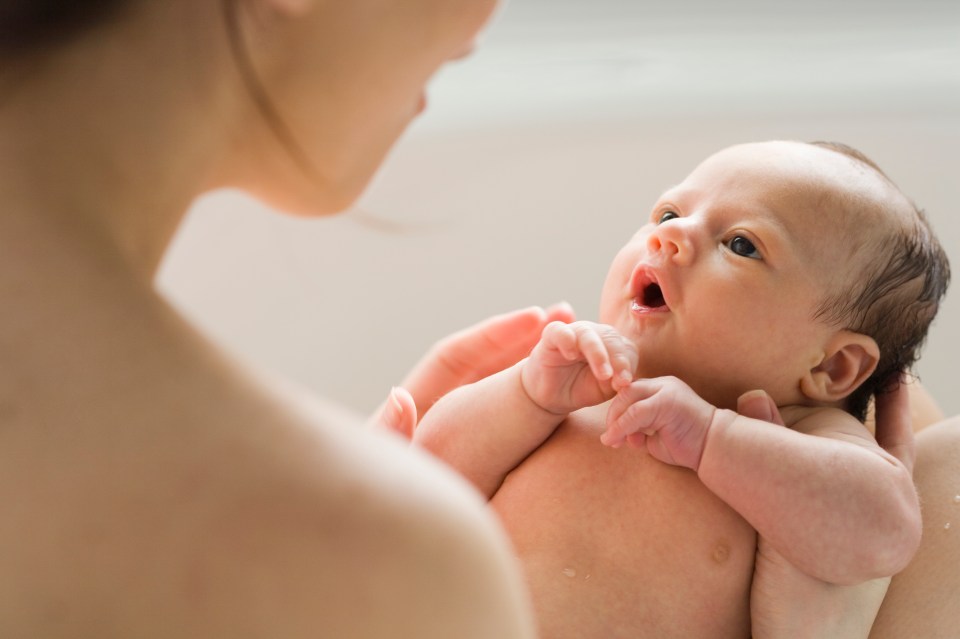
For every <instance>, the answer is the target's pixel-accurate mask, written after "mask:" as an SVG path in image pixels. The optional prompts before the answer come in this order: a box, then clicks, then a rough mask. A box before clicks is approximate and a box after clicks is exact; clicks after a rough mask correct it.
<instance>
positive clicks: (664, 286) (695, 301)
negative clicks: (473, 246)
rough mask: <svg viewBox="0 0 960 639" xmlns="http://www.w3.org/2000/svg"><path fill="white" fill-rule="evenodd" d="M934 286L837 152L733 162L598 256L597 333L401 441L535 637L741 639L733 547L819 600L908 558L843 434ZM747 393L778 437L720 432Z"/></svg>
mask: <svg viewBox="0 0 960 639" xmlns="http://www.w3.org/2000/svg"><path fill="white" fill-rule="evenodd" d="M948 279H949V266H948V264H947V260H946V256H945V254H944V252H943V249H942V248H941V247H940V245H939V244H938V242H937V241H936V239H935V238H934V237H933V235H932V232H931V231H930V228H929V227H928V225H927V222H926V220H925V219H924V217H923V215H922V214H921V213H920V212H919V211H918V210H917V209H916V208H915V207H914V205H913V204H912V203H911V202H910V201H909V200H908V199H907V198H906V197H905V196H904V195H903V194H902V193H901V192H900V191H899V190H898V189H897V188H896V187H895V186H894V185H893V184H892V183H891V182H890V180H889V179H888V178H887V177H886V176H885V175H884V174H883V173H882V172H881V171H880V170H879V169H878V168H877V167H876V166H875V165H874V164H873V163H872V162H870V161H869V160H868V159H866V158H865V157H863V156H862V155H861V154H859V153H858V152H856V151H854V150H853V149H850V148H849V147H845V146H843V145H837V144H829V143H815V144H803V143H797V142H768V143H761V144H746V145H740V146H735V147H732V148H729V149H726V150H723V151H721V152H719V153H717V154H715V155H713V156H712V157H710V158H708V159H707V160H706V161H705V162H703V163H702V164H701V165H700V166H699V167H697V168H696V169H695V170H694V172H693V173H691V174H690V175H689V176H688V177H687V178H686V179H685V180H684V181H683V182H682V183H681V184H680V185H678V186H676V187H673V188H671V189H670V190H668V191H667V192H666V193H664V194H663V195H662V196H661V197H660V200H659V201H658V202H657V203H656V205H655V206H654V207H653V210H652V212H651V214H650V216H649V220H648V222H647V223H646V224H645V225H644V226H642V227H641V228H640V230H639V231H638V232H637V233H636V234H635V235H634V237H633V238H631V239H630V241H629V242H628V243H627V244H626V246H625V247H624V248H623V249H622V250H621V251H620V252H619V253H618V254H617V256H616V257H615V258H614V260H613V263H612V265H611V267H610V271H609V273H608V275H607V279H606V282H605V284H604V287H603V291H602V296H601V305H600V320H601V321H602V322H603V323H602V324H594V323H591V322H574V323H572V324H562V323H554V324H551V325H549V326H548V327H547V328H546V329H545V331H544V333H543V336H542V338H541V341H540V343H539V344H538V345H537V346H536V347H535V348H534V350H533V351H532V353H531V354H530V356H529V357H528V358H527V359H525V360H523V361H522V362H520V363H519V364H517V365H516V366H514V367H512V368H510V369H507V370H505V371H503V372H502V373H499V374H497V375H494V376H492V377H489V378H487V379H485V380H482V381H480V382H478V383H475V384H472V385H469V386H464V387H462V388H460V389H458V390H457V391H454V392H453V393H450V394H449V395H447V396H446V397H444V398H443V399H442V400H441V401H440V402H438V403H437V404H436V405H435V406H434V407H433V408H432V409H431V410H430V411H429V412H428V413H427V414H426V415H425V416H424V419H423V421H422V422H421V423H420V425H419V426H418V428H417V431H416V433H415V435H414V441H415V442H417V443H418V444H419V445H421V446H423V447H425V448H427V449H429V450H430V451H432V452H433V453H434V454H436V455H437V456H439V457H441V458H442V459H444V460H446V461H447V462H448V463H450V464H451V465H452V466H454V467H455V468H456V469H458V470H459V471H460V472H461V473H462V474H463V475H464V476H466V477H467V478H468V479H469V480H470V481H471V482H473V483H474V484H475V485H476V487H477V488H478V489H480V490H481V491H482V492H483V493H484V494H485V495H486V496H487V497H488V498H489V499H490V500H491V504H492V506H493V508H494V509H495V510H496V511H497V513H498V514H499V515H500V517H501V519H502V521H503V523H504V525H505V526H506V528H507V530H508V532H509V533H510V535H511V537H512V539H513V542H514V545H515V548H516V550H517V553H518V554H519V556H520V558H521V560H522V562H523V564H524V568H525V572H526V577H527V580H528V583H529V585H530V589H531V592H532V596H533V600H534V604H535V606H536V608H537V613H538V618H539V620H540V624H541V631H542V633H543V636H544V637H601V636H602V637H621V636H622V637H640V636H643V637H646V636H649V637H671V636H677V637H700V636H702V637H727V636H730V637H745V636H749V633H750V628H749V607H748V606H749V589H750V578H751V575H752V569H753V561H754V556H755V549H756V539H757V538H756V534H757V533H759V535H760V536H762V537H763V538H764V539H765V540H766V543H768V544H769V545H771V546H772V548H773V549H775V550H776V551H778V552H779V553H780V554H781V555H782V556H783V557H784V558H785V559H786V560H787V561H789V562H790V563H792V564H793V565H794V566H796V567H797V568H798V569H800V570H802V571H804V572H805V573H807V574H809V575H811V576H813V577H816V578H818V579H822V580H825V581H828V582H832V583H837V584H852V583H858V582H861V581H865V580H868V579H872V578H876V577H881V576H889V575H892V574H894V573H896V572H898V571H899V570H901V569H902V568H903V567H904V566H905V565H906V564H907V563H908V562H909V561H910V559H911V557H912V555H913V553H914V551H915V550H916V548H917V545H918V543H919V537H920V530H921V521H920V512H919V505H918V501H917V496H916V493H915V491H914V488H913V484H912V481H911V477H910V473H909V472H908V471H907V469H906V468H905V467H904V465H903V464H902V463H901V462H900V461H899V460H897V459H896V458H894V457H893V456H892V455H890V454H888V453H887V452H886V451H884V450H883V449H882V448H881V447H880V446H879V445H878V444H877V443H876V441H875V439H874V438H873V436H872V434H871V433H870V431H869V430H868V429H867V428H866V427H865V426H864V424H863V422H862V419H863V417H864V414H865V412H866V407H867V404H868V402H869V400H870V398H871V396H872V395H873V394H874V393H876V392H880V391H881V390H882V386H883V384H884V383H887V382H888V381H889V380H890V379H891V378H892V377H893V376H895V375H896V374H897V372H898V371H902V370H906V369H907V368H909V366H910V365H911V364H912V363H913V362H914V361H915V359H916V357H917V354H918V349H919V346H920V344H921V342H922V341H923V339H924V336H925V334H926V331H927V328H928V326H929V324H930V322H931V321H932V319H933V317H934V315H935V313H936V310H937V307H938V304H939V302H940V299H941V298H942V296H943V294H944V292H945V289H946V285H947V281H948ZM754 389H762V390H763V391H765V392H766V393H767V394H769V395H770V397H772V399H773V400H774V401H775V402H776V404H777V406H778V407H779V408H780V412H781V415H782V417H783V419H784V421H785V423H786V426H787V427H786V428H784V427H781V426H778V425H774V424H771V423H768V422H762V421H758V420H754V419H750V418H747V417H745V416H743V415H740V414H738V413H737V412H735V409H736V408H737V406H738V400H740V398H741V396H744V394H745V393H747V392H748V391H753V390H754ZM598 436H600V439H601V441H602V442H603V444H605V445H606V446H601V445H599V444H598V443H597V442H596V438H597V437H598ZM624 444H628V446H623V445H624ZM661 462H665V463H661Z"/></svg>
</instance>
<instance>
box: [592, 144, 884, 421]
mask: <svg viewBox="0 0 960 639" xmlns="http://www.w3.org/2000/svg"><path fill="white" fill-rule="evenodd" d="M874 183H876V184H874ZM879 184H880V183H879V181H878V180H877V179H876V176H873V175H868V174H867V173H866V172H863V171H859V170H858V169H857V168H855V167H854V166H853V165H852V164H851V163H850V162H849V161H848V159H847V158H845V157H844V156H841V155H839V154H837V153H834V152H831V151H828V150H825V149H821V148H817V147H812V146H809V145H804V144H799V143H790V142H773V143H763V144H750V145H742V146H737V147H732V148H730V149H726V150H724V151H721V152H720V153H718V154H716V155H714V156H712V157H710V158H708V159H707V160H706V161H705V162H704V163H703V164H701V165H700V166H699V167H697V168H696V169H695V170H694V172H693V173H691V174H690V175H689V176H688V177H687V178H686V179H685V180H684V181H683V182H682V183H681V184H679V185H678V186H676V187H674V188H671V189H670V190H668V191H667V192H666V193H664V194H663V195H662V196H661V197H660V199H659V201H658V202H657V203H656V205H655V206H654V208H653V210H652V212H651V214H650V216H649V221H648V223H647V224H645V225H644V226H643V227H642V228H641V229H640V230H639V231H638V232H637V233H636V234H635V235H634V237H633V238H631V240H630V241H629V242H628V243H627V245H626V246H624V247H623V249H621V251H620V252H619V253H618V254H617V256H616V257H615V258H614V260H613V263H612V265H611V267H610V271H609V273H608V275H607V280H606V282H605V284H604V287H603V293H602V298H601V305H600V319H601V321H602V322H605V323H608V324H612V325H613V326H615V327H616V328H618V329H619V330H620V331H621V332H622V333H623V334H624V335H625V336H627V337H628V338H630V339H632V340H634V341H635V342H636V344H637V346H638V347H639V350H640V367H639V371H638V372H639V374H640V375H642V376H647V377H653V376H660V375H676V376H678V377H681V378H682V379H684V380H685V381H686V382H687V383H688V384H690V385H691V386H692V387H693V388H694V389H695V390H696V391H697V392H698V393H700V394H701V396H703V397H704V398H705V399H707V400H708V401H711V402H712V403H714V404H716V405H719V406H726V407H732V406H735V402H736V398H737V397H738V396H739V395H740V394H741V393H743V392H745V391H747V390H750V389H754V388H763V389H765V390H766V391H767V392H769V393H771V395H773V397H774V399H775V400H776V401H777V403H778V404H780V405H783V404H793V403H802V401H803V396H802V394H801V392H800V390H799V380H800V379H801V378H802V376H803V374H804V373H806V372H807V371H808V370H810V369H811V368H813V367H815V366H817V364H819V362H820V361H821V359H822V358H823V354H824V349H825V347H826V345H827V342H828V340H829V338H830V337H831V336H832V335H833V334H834V333H835V331H836V330H837V328H838V327H834V326H828V325H826V324H825V323H823V322H821V321H819V320H817V319H815V313H816V310H817V308H818V306H819V305H820V303H821V302H822V301H823V300H824V298H825V297H826V296H828V295H829V294H832V293H835V292H837V291H839V290H844V289H843V288H840V287H845V286H846V285H847V283H848V281H849V279H850V275H849V273H850V272H851V271H855V270H857V269H858V268H859V267H860V265H862V263H863V259H864V255H866V254H868V253H874V252H876V250H878V248H877V246H876V245H875V242H873V241H872V240H871V238H872V237H875V236H876V234H874V233H871V232H870V229H871V228H872V227H873V226H875V225H870V226H867V227H864V223H865V220H864V219H862V218H863V216H862V215H859V214H843V215H841V214H840V213H839V212H838V211H840V210H841V209H840V207H841V203H840V198H841V195H840V194H841V193H849V192H850V191H851V190H852V191H853V192H860V190H862V189H867V190H868V192H869V193H872V194H874V195H875V193H873V192H872V191H870V189H873V190H874V191H876V190H877V189H880V188H881V187H880V186H879ZM845 210H846V209H845Z"/></svg>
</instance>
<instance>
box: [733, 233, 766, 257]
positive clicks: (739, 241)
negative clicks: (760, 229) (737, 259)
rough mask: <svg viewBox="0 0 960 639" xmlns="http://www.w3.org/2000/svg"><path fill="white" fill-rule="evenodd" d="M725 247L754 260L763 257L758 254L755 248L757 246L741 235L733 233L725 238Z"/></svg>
mask: <svg viewBox="0 0 960 639" xmlns="http://www.w3.org/2000/svg"><path fill="white" fill-rule="evenodd" d="M727 248H729V249H730V250H731V251H733V252H734V253H736V254H737V255H741V256H743V257H749V258H752V259H755V260H759V259H762V258H763V256H762V255H760V251H758V250H757V247H756V246H754V245H753V242H751V241H750V240H748V239H747V238H745V237H743V236H742V235H735V236H734V237H732V238H730V239H729V240H727Z"/></svg>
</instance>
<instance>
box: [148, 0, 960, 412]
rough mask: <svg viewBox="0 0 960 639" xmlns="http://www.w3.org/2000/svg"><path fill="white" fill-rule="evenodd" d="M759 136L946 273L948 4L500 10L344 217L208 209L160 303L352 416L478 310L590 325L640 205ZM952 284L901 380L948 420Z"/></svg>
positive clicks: (553, 1) (956, 6)
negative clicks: (893, 186) (546, 313)
mask: <svg viewBox="0 0 960 639" xmlns="http://www.w3.org/2000/svg"><path fill="white" fill-rule="evenodd" d="M771 138H789V139H800V140H812V139H827V140H838V141H843V142H847V143H849V144H852V145H854V146H856V147H858V148H859V149H861V150H862V151H864V152H865V153H866V154H867V155H869V156H870V157H872V158H873V159H874V160H875V161H876V162H877V163H879V164H880V166H881V167H883V168H884V169H885V170H886V171H887V173H888V174H889V175H890V176H891V177H892V178H893V179H894V180H895V181H896V182H897V183H898V184H899V185H900V186H901V187H902V189H903V190H904V191H905V192H906V193H907V194H908V195H910V196H911V197H913V198H914V199H915V200H916V201H917V202H918V203H919V204H920V206H922V207H923V208H925V209H926V210H927V211H928V213H929V216H930V218H931V220H932V222H933V225H934V227H935V230H936V231H937V232H938V234H939V235H940V237H941V239H942V241H943V243H944V245H945V246H946V249H947V252H948V253H949V254H950V255H951V257H952V259H953V265H954V270H955V272H960V217H958V202H960V2H957V1H956V0H942V1H938V0H914V1H912V2H896V3H893V2H884V1H883V0H879V1H874V2H869V3H868V2H864V1H860V0H858V1H854V2H837V1H836V0H831V1H829V2H827V1H824V0H806V1H805V2H761V1H760V0H756V1H754V2H749V1H747V0H740V1H739V2H722V3H721V2H717V3H710V2H708V1H707V0H698V1H696V2H693V1H692V0H687V1H682V2H670V3H664V2H656V3H654V2H645V1H640V0H635V1H634V0H589V1H588V0H579V1H575V0H512V1H511V2H509V3H508V4H507V5H505V6H504V7H503V9H502V10H501V11H500V13H499V14H498V16H497V18H496V19H495V21H494V22H493V23H492V24H491V26H490V28H489V29H488V30H487V32H486V33H485V35H484V37H483V41H482V45H481V47H480V49H479V50H478V52H477V53H476V54H475V55H474V56H473V57H472V58H470V59H469V60H468V61H465V62H462V63H459V64H456V65H454V66H452V67H450V68H449V69H447V70H445V71H443V72H442V73H441V74H440V75H439V76H438V77H437V79H436V81H435V82H434V83H433V84H432V86H431V89H430V107H429V109H428V111H427V113H426V114H425V115H424V116H423V117H422V118H421V119H420V120H419V121H418V122H417V123H416V125H415V126H414V127H412V128H411V130H410V131H409V132H408V134H407V135H406V136H405V137H404V138H403V139H402V141H401V143H400V144H399V145H398V146H397V148H396V149H395V151H394V153H393V154H392V155H391V156H390V158H389V160H388V162H387V164H386V165H385V166H384V168H383V170H382V171H381V173H380V174H379V175H378V176H377V178H376V179H375V181H374V183H373V184H372V186H371V189H370V190H369V191H368V193H367V195H366V196H365V197H364V198H363V199H362V200H361V201H360V203H359V204H358V206H357V209H358V210H357V211H354V212H350V213H347V214H345V215H343V216H340V217H337V218H330V219H321V220H304V219H292V218H289V217H284V216H282V215H277V214H274V213H272V212H270V211H268V210H267V209H265V208H264V207H263V206H261V205H259V204H257V203H255V202H252V201H250V200H247V199H245V198H243V197H240V196H238V195H236V194H230V193H225V194H215V195H212V196H210V197H208V198H206V199H204V200H203V201H201V202H199V203H198V204H197V206H196V207H195V208H194V209H193V210H192V211H191V213H190V215H189V217H188V219H187V221H186V222H185V224H184V226H183V227H182V228H181V230H180V233H179V234H178V236H177V238H176V240H175V242H174V244H173V247H172V249H171V251H170V253H169V254H168V257H167V260H166V262H165V263H164V266H163V268H162V270H161V274H160V280H159V284H160V286H161V288H162V289H163V290H164V291H165V292H166V293H167V294H168V295H169V297H170V298H171V299H172V300H173V301H174V302H175V303H176V304H177V305H178V306H179V307H180V308H181V309H182V310H183V311H184V313H185V314H187V315H188V316H189V317H190V318H192V319H193V320H194V321H195V322H196V323H197V324H198V325H199V326H201V327H202V328H203V329H204V330H205V331H207V332H208V333H209V334H210V335H211V336H213V337H214V338H216V339H218V340H220V341H221V342H223V343H224V344H225V345H227V346H228V347H229V348H232V349H233V350H235V351H237V352H238V353H240V354H241V355H243V356H245V357H248V358H250V359H253V360H254V361H256V362H259V363H261V364H264V365H266V366H269V367H270V368H273V369H275V370H278V371H280V372H281V373H285V374H287V375H288V376H290V377H292V378H294V379H296V380H299V381H301V382H303V383H304V384H306V385H308V386H310V387H312V388H314V389H316V390H317V391H318V392H320V393H322V394H324V395H326V396H328V397H333V398H337V399H340V400H341V401H343V402H344V403H346V404H348V405H350V406H352V407H354V408H357V409H360V410H364V411H367V410H370V409H371V408H372V407H374V406H375V405H376V404H378V403H379V402H380V401H381V399H382V398H383V397H384V395H385V393H386V392H387V390H388V389H389V387H390V386H391V384H394V383H396V382H397V381H399V379H400V378H401V377H402V375H403V374H404V372H405V371H406V370H408V369H409V367H410V366H411V365H412V364H413V363H414V361H415V360H416V359H417V358H418V357H419V356H420V354H422V353H423V352H424V351H425V350H426V349H427V347H428V346H429V345H430V344H431V343H432V342H433V341H434V340H435V339H437V338H439V337H441V336H443V335H446V334H448V333H450V332H452V331H454V330H456V329H458V328H461V327H463V326H466V325H467V324H470V323H472V322H474V321H476V320H479V319H481V318H484V317H487V316H489V315H491V314H493V313H497V312H501V311H505V310H508V309H512V308H517V307H522V306H526V305H530V304H540V305H546V304H550V303H552V302H554V301H557V300H561V299H565V300H568V301H570V302H571V303H572V304H574V306H575V307H576V309H577V310H578V312H579V314H580V316H581V317H582V318H585V319H595V317H596V307H597V302H598V297H599V290H600V285H601V283H602V281H603V277H604V275H605V273H606V268H607V265H608V263H609V261H610V259H611V257H612V256H613V254H614V253H615V251H616V250H617V249H618V248H619V247H620V246H621V245H622V243H623V242H624V241H625V240H626V239H627V238H628V237H629V236H630V235H631V234H632V233H633V232H634V230H635V229H636V228H637V226H638V225H640V224H641V223H642V220H643V219H644V218H645V216H646V215H647V213H648V208H649V206H650V205H651V204H652V203H653V201H654V200H655V199H656V197H657V195H658V194H659V193H660V192H661V191H662V190H664V189H665V188H667V187H668V186H670V185H672V184H674V183H676V182H677V181H679V180H680V179H682V178H683V177H684V176H685V175H686V173H688V172H689V171H690V170H691V169H692V168H693V167H694V166H695V165H696V164H697V163H698V162H699V161H700V160H702V159H703V158H704V157H706V156H707V155H709V154H710V153H712V152H714V151H716V150H718V149H720V148H722V147H724V146H727V145H729V144H734V143H738V142H745V141H751V140H764V139H771ZM957 279H960V276H958V277H957ZM957 287H960V283H955V287H954V289H953V290H952V291H951V293H950V295H949V296H948V299H947V302H946V305H945V306H944V307H943V308H942V310H941V313H940V316H939V318H938V321H937V323H936V325H935V327H934V330H933V332H932V333H931V335H930V338H929V341H928V345H927V348H926V351H925V354H924V357H923V360H922V362H921V365H920V367H919V371H920V373H921V376H922V379H923V382H924V383H925V384H926V385H927V387H928V388H929V389H930V390H931V392H932V393H933V394H934V396H935V397H936V399H937V400H938V401H939V403H940V404H941V406H942V407H943V408H944V409H945V410H946V411H947V412H948V413H960V393H958V392H957V391H958V390H960V389H958V386H957V383H956V381H955V380H956V379H957V365H958V363H960V331H958V328H957V327H958V323H960V292H958V291H957ZM750 348H763V337H762V336H760V335H758V336H757V341H756V343H755V344H748V345H744V349H750ZM740 357H742V354H741V353H740V352H732V353H730V364H731V366H736V364H737V360H738V358H740Z"/></svg>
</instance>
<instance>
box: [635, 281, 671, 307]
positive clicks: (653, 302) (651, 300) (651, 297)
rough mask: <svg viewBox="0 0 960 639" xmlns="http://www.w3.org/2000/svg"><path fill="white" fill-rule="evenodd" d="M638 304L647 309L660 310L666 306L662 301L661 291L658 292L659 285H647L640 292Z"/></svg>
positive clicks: (653, 283) (652, 283)
mask: <svg viewBox="0 0 960 639" xmlns="http://www.w3.org/2000/svg"><path fill="white" fill-rule="evenodd" d="M640 304H641V305H642V306H646V307H648V308H661V307H663V306H666V305H667V303H666V302H665V301H664V299H663V291H661V290H660V285H659V284H657V283H656V282H651V283H650V284H647V285H646V286H645V287H644V288H643V290H642V291H640Z"/></svg>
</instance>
